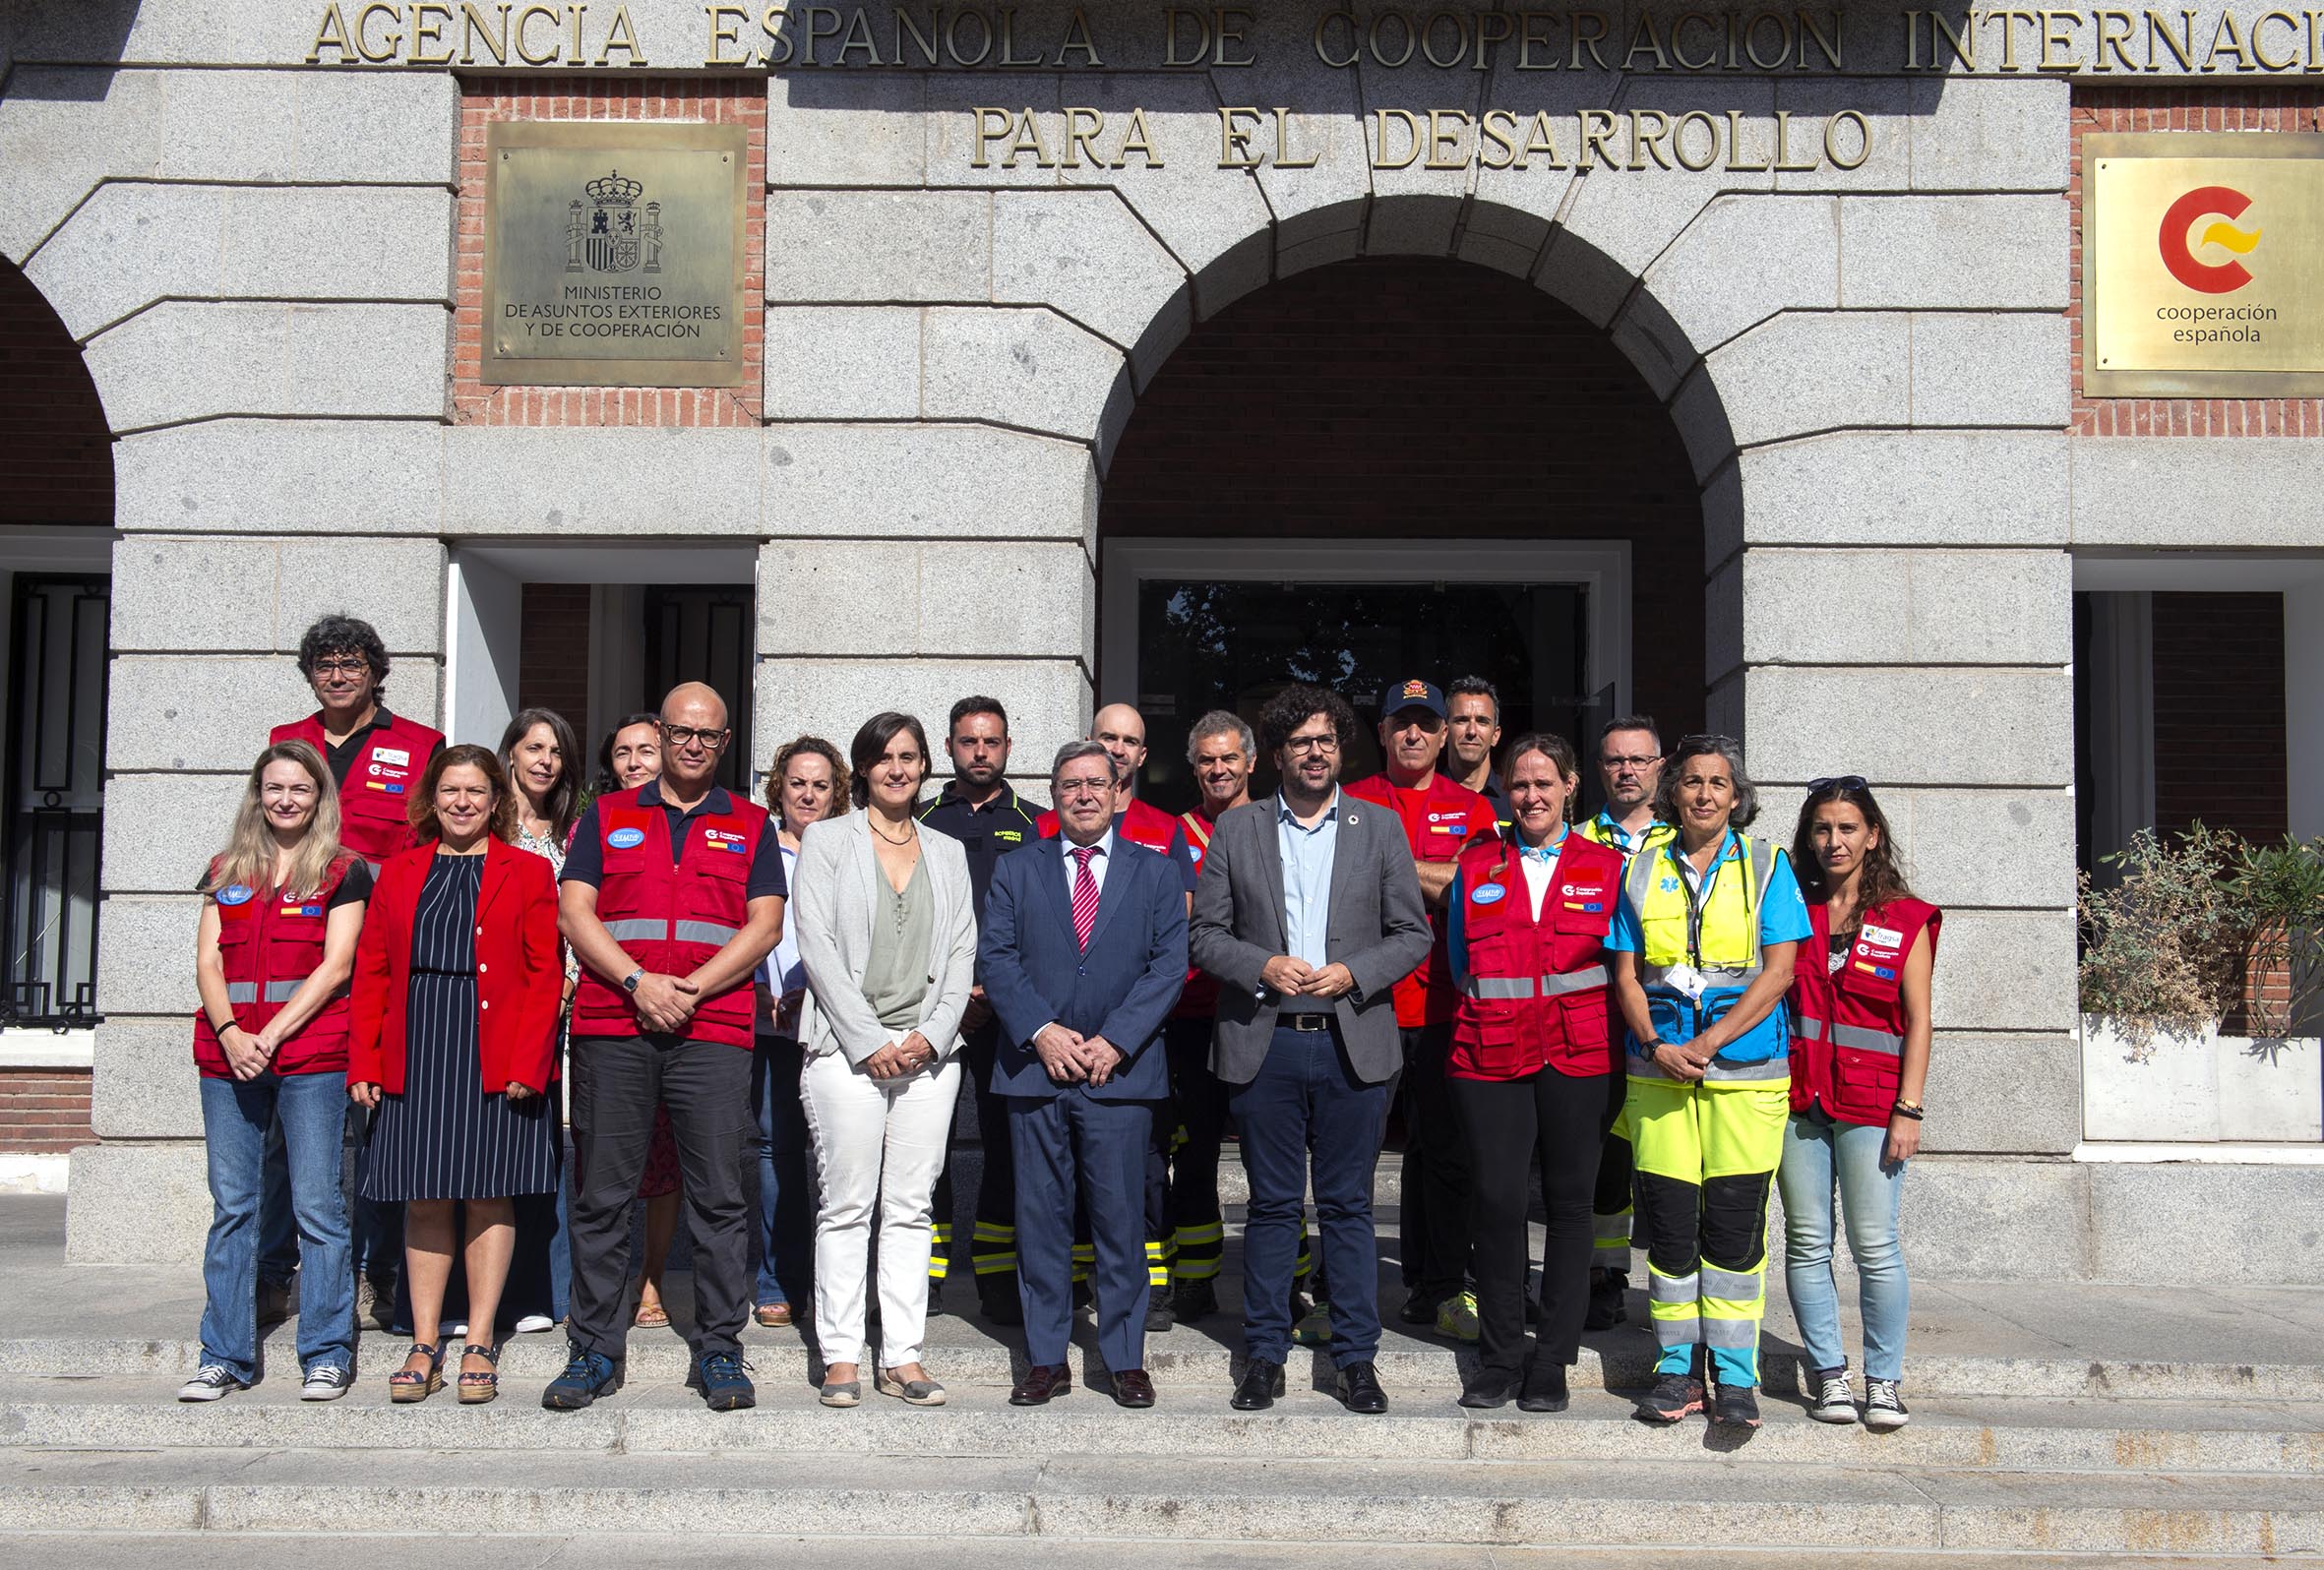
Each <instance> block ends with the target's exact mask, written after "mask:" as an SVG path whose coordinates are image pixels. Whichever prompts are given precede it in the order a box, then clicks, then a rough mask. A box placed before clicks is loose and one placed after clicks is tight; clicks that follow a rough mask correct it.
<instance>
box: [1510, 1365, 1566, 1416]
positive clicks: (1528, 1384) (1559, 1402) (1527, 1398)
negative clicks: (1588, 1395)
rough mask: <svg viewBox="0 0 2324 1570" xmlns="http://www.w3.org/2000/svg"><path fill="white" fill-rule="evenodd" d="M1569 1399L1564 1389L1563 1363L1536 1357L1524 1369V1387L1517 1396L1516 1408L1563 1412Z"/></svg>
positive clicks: (1530, 1410) (1524, 1410)
mask: <svg viewBox="0 0 2324 1570" xmlns="http://www.w3.org/2000/svg"><path fill="white" fill-rule="evenodd" d="M1571 1401H1572V1398H1571V1397H1570V1396H1569V1395H1568V1394H1567V1393H1566V1390H1565V1365H1564V1364H1563V1363H1561V1362H1548V1361H1545V1360H1543V1359H1540V1358H1536V1359H1534V1360H1533V1363H1532V1365H1531V1366H1530V1367H1528V1368H1527V1369H1526V1370H1525V1388H1524V1390H1523V1391H1522V1392H1521V1393H1520V1394H1519V1395H1518V1397H1517V1410H1518V1411H1519V1412H1563V1411H1564V1410H1565V1409H1566V1407H1567V1406H1569V1405H1570V1404H1571Z"/></svg>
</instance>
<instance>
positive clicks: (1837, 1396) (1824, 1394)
mask: <svg viewBox="0 0 2324 1570" xmlns="http://www.w3.org/2000/svg"><path fill="white" fill-rule="evenodd" d="M1807 1416H1809V1417H1810V1418H1813V1419H1815V1420H1816V1421H1817V1422H1854V1421H1856V1391H1855V1390H1854V1389H1852V1388H1851V1387H1850V1386H1849V1383H1848V1369H1847V1367H1846V1366H1845V1365H1843V1366H1841V1367H1838V1368H1818V1369H1817V1370H1816V1371H1815V1399H1814V1400H1813V1401H1812V1402H1810V1403H1808V1406H1807Z"/></svg>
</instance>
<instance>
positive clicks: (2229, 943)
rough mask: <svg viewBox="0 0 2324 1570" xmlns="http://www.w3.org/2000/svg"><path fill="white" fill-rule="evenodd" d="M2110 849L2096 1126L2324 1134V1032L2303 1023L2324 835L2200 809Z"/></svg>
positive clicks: (2090, 1126)
mask: <svg viewBox="0 0 2324 1570" xmlns="http://www.w3.org/2000/svg"><path fill="white" fill-rule="evenodd" d="M2107 861H2108V865H2109V866H2110V867H2112V868H2113V869H2115V870H2116V871H2117V873H2118V874H2119V879H2118V881H2116V882H2114V883H2113V884H2111V885H2110V886H2107V887H2100V886H2098V885H2097V884H2096V883H2095V882H2094V881H2093V880H2092V879H2091V878H2089V877H2088V876H2085V877H2083V878H2082V880H2081V888H2080V896H2079V901H2078V915H2079V918H2080V922H2081V929H2082V941H2083V946H2082V960H2081V968H2080V983H2081V1007H2082V1016H2083V1018H2082V1086H2083V1088H2082V1107H2083V1113H2082V1123H2083V1136H2084V1137H2085V1138H2087V1139H2092V1140H2135V1141H2140V1142H2169V1143H2182V1142H2198V1143H2206V1142H2217V1141H2221V1140H2268V1141H2277V1142H2282V1141H2315V1140H2318V1139H2320V1138H2324V1076H2320V1075H2319V1072H2318V1049H2317V1044H2316V1042H2315V1040H2314V1039H2313V1038H2304V1039H2303V1038H2298V1037H2293V1036H2292V1035H2291V1034H2290V1032H2291V1030H2292V1028H2293V1022H2294V1021H2296V1020H2299V1019H2303V1018H2304V1017H2305V1016H2306V1015H2307V1013H2308V1012H2309V1007H2310V1005H2311V1003H2312V1002H2313V1001H2314V999H2315V997H2316V996H2317V992H2318V988H2319V986H2320V985H2324V842H2313V841H2312V842H2308V843H2306V844H2302V843H2300V842H2298V841H2293V840H2290V839H2287V840H2286V841H2285V843H2284V844H2282V845H2279V846H2267V847H2260V846H2252V845H2248V844H2246V843H2245V842H2244V841H2243V840H2242V839H2240V838H2239V837H2238V836H2236V835H2235V834H2233V833H2231V832H2228V831H2225V830H2220V829H2212V828H2207V827H2205V826H2204V825H2203V824H2201V823H2196V824H2193V825H2192V826H2190V827H2189V828H2188V829H2187V830H2186V832H2184V833H2181V834H2175V835H2170V836H2165V835H2163V834H2159V833H2157V832H2156V831H2154V830H2152V829H2141V830H2140V831H2139V832H2138V833H2137V834H2136V835H2134V836H2133V837H2132V839H2131V842H2130V845H2129V846H2128V848H2126V849H2125V850H2123V851H2122V852H2121V853H2120V854H2118V855H2115V856H2111V857H2109V858H2108V859H2107ZM2223 1019H2224V1020H2227V1022H2228V1023H2229V1024H2230V1025H2231V1026H2235V1027H2241V1028H2240V1030H2232V1031H2230V1032H2228V1033H2223V1031H2222V1021H2223ZM2244 1031H2249V1032H2251V1034H2244V1033H2243V1032H2244Z"/></svg>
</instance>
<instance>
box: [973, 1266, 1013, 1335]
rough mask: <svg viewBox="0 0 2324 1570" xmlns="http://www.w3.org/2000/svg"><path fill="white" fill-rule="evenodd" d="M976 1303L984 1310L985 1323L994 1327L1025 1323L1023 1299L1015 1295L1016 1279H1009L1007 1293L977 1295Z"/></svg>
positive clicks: (980, 1291)
mask: <svg viewBox="0 0 2324 1570" xmlns="http://www.w3.org/2000/svg"><path fill="white" fill-rule="evenodd" d="M977 1302H978V1305H979V1306H980V1307H982V1308H983V1310H984V1316H985V1322H986V1323H988V1324H995V1325H1021V1324H1023V1323H1024V1322H1025V1304H1024V1299H1023V1298H1019V1297H1018V1296H1017V1295H1016V1278H1015V1277H1014V1276H1011V1277H1009V1290H1008V1291H1007V1292H984V1291H982V1290H981V1289H980V1290H979V1292H978V1294H977Z"/></svg>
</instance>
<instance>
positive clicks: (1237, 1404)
mask: <svg viewBox="0 0 2324 1570" xmlns="http://www.w3.org/2000/svg"><path fill="white" fill-rule="evenodd" d="M1282 1394H1283V1365H1282V1364H1281V1363H1279V1362H1269V1361H1267V1359H1264V1358H1254V1359H1251V1366H1250V1367H1249V1368H1246V1369H1245V1370H1244V1371H1243V1382H1242V1383H1241V1384H1239V1385H1237V1386H1236V1387H1235V1393H1234V1394H1233V1395H1232V1396H1230V1397H1228V1398H1227V1405H1228V1406H1230V1407H1232V1408H1234V1409H1235V1410H1236V1411H1237V1412H1264V1411H1266V1410H1267V1409H1268V1408H1269V1407H1271V1406H1273V1405H1274V1404H1275V1398H1276V1397H1278V1396H1280V1395H1282Z"/></svg>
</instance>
